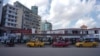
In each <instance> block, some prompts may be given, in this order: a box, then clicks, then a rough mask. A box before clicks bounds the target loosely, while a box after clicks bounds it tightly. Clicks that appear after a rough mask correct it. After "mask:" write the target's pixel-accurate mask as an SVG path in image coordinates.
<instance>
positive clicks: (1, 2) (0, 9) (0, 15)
mask: <svg viewBox="0 0 100 56" xmlns="http://www.w3.org/2000/svg"><path fill="white" fill-rule="evenodd" d="M2 7H3V0H0V25H1V19H2Z"/></svg>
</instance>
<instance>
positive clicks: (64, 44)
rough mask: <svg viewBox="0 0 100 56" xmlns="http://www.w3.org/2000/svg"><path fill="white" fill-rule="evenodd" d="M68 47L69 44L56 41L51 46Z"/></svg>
mask: <svg viewBox="0 0 100 56" xmlns="http://www.w3.org/2000/svg"><path fill="white" fill-rule="evenodd" d="M68 45H69V43H68V42H64V41H57V42H53V44H52V46H53V47H66V46H68Z"/></svg>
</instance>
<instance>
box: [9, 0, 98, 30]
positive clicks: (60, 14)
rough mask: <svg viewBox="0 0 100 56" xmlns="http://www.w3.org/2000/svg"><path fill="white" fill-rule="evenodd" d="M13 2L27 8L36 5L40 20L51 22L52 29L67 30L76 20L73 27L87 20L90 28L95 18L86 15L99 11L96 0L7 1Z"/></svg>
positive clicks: (94, 22)
mask: <svg viewBox="0 0 100 56" xmlns="http://www.w3.org/2000/svg"><path fill="white" fill-rule="evenodd" d="M15 1H20V2H21V3H22V4H24V5H25V6H27V7H28V8H31V6H33V5H37V6H38V7H39V10H38V11H39V13H38V14H39V15H40V16H41V18H42V20H48V21H49V22H51V23H52V24H53V29H59V28H69V25H71V24H72V23H73V20H78V21H76V23H74V24H75V27H79V26H80V25H81V24H82V23H81V22H83V23H84V22H85V20H87V21H86V25H88V24H89V23H91V24H92V25H91V27H92V26H94V25H95V24H96V21H95V20H94V19H95V18H92V17H91V16H89V17H87V15H90V13H91V12H92V11H93V10H96V11H97V12H98V11H100V5H99V4H96V3H97V2H96V0H82V1H81V0H63V1H62V0H33V1H32V0H9V3H11V4H13V2H15ZM85 18H87V19H85ZM72 27H74V25H73V26H72Z"/></svg>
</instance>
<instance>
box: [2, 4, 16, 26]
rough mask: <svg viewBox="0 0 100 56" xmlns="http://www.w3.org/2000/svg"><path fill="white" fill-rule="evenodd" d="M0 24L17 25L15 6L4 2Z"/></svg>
mask: <svg viewBox="0 0 100 56" xmlns="http://www.w3.org/2000/svg"><path fill="white" fill-rule="evenodd" d="M2 26H3V27H11V28H16V26H17V8H16V7H14V6H13V5H10V4H6V5H5V6H4V7H3V14H2Z"/></svg>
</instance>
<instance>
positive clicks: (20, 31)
mask: <svg viewBox="0 0 100 56" xmlns="http://www.w3.org/2000/svg"><path fill="white" fill-rule="evenodd" d="M11 32H12V33H22V34H32V30H31V29H27V30H26V29H16V30H11Z"/></svg>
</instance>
